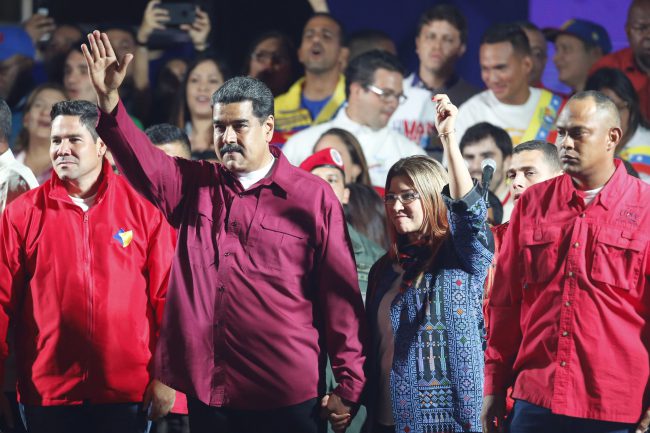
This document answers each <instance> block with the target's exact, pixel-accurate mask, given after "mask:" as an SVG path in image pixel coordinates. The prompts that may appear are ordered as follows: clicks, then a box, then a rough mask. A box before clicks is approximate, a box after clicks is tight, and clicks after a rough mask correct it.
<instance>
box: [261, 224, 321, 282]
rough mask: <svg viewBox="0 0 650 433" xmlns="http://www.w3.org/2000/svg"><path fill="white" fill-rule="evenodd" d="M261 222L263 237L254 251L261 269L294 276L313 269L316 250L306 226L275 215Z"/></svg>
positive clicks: (299, 275)
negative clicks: (311, 244) (311, 243)
mask: <svg viewBox="0 0 650 433" xmlns="http://www.w3.org/2000/svg"><path fill="white" fill-rule="evenodd" d="M260 225H261V228H262V230H261V231H260V234H261V239H260V240H259V242H258V243H257V245H256V246H255V248H254V249H253V251H251V254H252V255H253V259H254V261H255V264H256V266H257V267H258V268H259V269H264V268H268V269H271V270H274V271H282V273H283V274H285V275H286V276H293V277H301V276H302V274H303V273H305V272H306V271H307V270H309V269H310V267H311V264H312V256H313V251H312V249H311V247H310V244H309V235H308V233H307V230H306V228H303V227H301V226H300V225H298V224H296V223H295V222H293V221H291V220H289V219H288V218H281V217H275V216H266V217H265V218H264V219H263V220H262V222H261V224H260ZM291 274H294V275H291Z"/></svg>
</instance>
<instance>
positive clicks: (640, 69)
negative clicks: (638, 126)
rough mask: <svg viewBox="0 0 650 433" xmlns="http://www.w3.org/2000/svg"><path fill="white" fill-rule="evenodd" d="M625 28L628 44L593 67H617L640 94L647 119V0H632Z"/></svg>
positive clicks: (649, 53) (649, 22)
mask: <svg viewBox="0 0 650 433" xmlns="http://www.w3.org/2000/svg"><path fill="white" fill-rule="evenodd" d="M625 32H626V33H627V40H628V41H629V43H630V46H629V47H627V48H623V49H622V50H619V51H616V52H614V53H611V54H609V55H607V56H605V57H603V58H601V59H600V60H599V61H598V62H597V63H596V64H595V65H594V67H593V68H592V70H591V71H592V73H593V72H595V71H597V70H598V69H600V68H615V69H620V70H621V71H623V72H624V73H625V75H627V77H628V78H629V79H630V81H631V82H632V84H633V85H634V89H635V90H636V92H637V93H638V95H639V108H640V109H641V113H643V117H645V119H646V120H649V119H650V77H649V76H650V0H634V1H633V2H632V4H631V5H630V8H629V9H628V13H627V22H626V23H625Z"/></svg>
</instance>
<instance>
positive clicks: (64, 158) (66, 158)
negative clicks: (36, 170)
mask: <svg viewBox="0 0 650 433" xmlns="http://www.w3.org/2000/svg"><path fill="white" fill-rule="evenodd" d="M75 161H76V159H75V158H73V157H72V156H60V157H58V158H57V159H55V160H54V164H61V163H63V162H75Z"/></svg>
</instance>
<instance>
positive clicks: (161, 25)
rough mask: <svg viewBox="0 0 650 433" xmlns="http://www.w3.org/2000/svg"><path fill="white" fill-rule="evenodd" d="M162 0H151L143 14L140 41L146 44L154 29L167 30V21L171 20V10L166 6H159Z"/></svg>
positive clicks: (138, 36) (139, 31)
mask: <svg viewBox="0 0 650 433" xmlns="http://www.w3.org/2000/svg"><path fill="white" fill-rule="evenodd" d="M159 4H160V0H151V1H150V2H149V3H147V7H146V8H145V10H144V14H143V15H142V23H141V24H140V28H139V29H138V35H137V38H138V42H139V43H140V44H146V43H147V41H148V40H149V36H151V33H153V31H154V30H165V28H166V27H165V23H166V22H167V21H169V12H168V11H167V9H165V8H159V7H157V6H158V5H159Z"/></svg>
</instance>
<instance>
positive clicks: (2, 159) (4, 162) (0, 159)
mask: <svg viewBox="0 0 650 433" xmlns="http://www.w3.org/2000/svg"><path fill="white" fill-rule="evenodd" d="M15 163H16V158H15V157H14V154H13V153H12V152H11V149H7V151H6V152H5V153H3V154H2V155H0V168H3V167H9V166H10V165H12V164H15Z"/></svg>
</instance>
